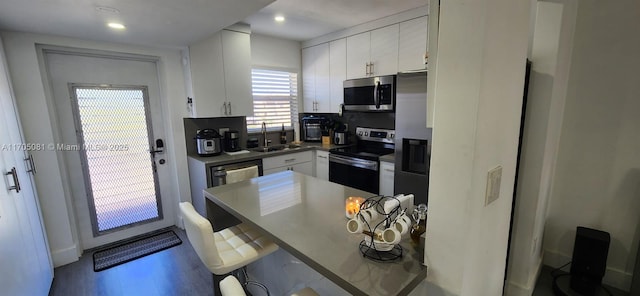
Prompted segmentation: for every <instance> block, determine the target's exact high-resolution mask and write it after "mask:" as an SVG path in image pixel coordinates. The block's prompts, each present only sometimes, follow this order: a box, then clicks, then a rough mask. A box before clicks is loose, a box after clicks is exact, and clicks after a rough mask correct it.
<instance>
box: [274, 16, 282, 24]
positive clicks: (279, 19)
mask: <svg viewBox="0 0 640 296" xmlns="http://www.w3.org/2000/svg"><path fill="white" fill-rule="evenodd" d="M273 19H274V20H276V22H279V23H281V22H284V16H281V15H276V17H274V18H273Z"/></svg>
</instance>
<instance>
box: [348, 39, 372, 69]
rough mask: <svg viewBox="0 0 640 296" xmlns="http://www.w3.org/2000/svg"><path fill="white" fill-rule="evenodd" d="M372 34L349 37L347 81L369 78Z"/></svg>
mask: <svg viewBox="0 0 640 296" xmlns="http://www.w3.org/2000/svg"><path fill="white" fill-rule="evenodd" d="M370 55H371V32H364V33H360V34H358V35H353V36H350V37H347V79H353V78H362V77H366V76H369V64H370V63H371V60H370V59H369V56H370Z"/></svg>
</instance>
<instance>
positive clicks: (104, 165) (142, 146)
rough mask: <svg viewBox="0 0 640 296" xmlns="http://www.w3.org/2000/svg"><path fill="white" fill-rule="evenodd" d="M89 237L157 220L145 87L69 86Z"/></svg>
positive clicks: (159, 211)
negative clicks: (83, 185) (90, 231)
mask: <svg viewBox="0 0 640 296" xmlns="http://www.w3.org/2000/svg"><path fill="white" fill-rule="evenodd" d="M70 93H71V105H72V108H73V110H72V112H73V116H74V119H75V128H76V134H77V137H78V143H79V144H80V146H77V147H73V146H70V147H64V146H61V149H65V148H70V149H69V150H77V151H79V152H80V158H81V163H82V170H83V174H84V182H85V186H86V190H87V199H88V202H89V211H90V214H91V216H90V218H91V226H92V227H93V234H94V235H102V234H104V233H107V232H112V231H117V230H118V229H122V228H126V227H132V226H135V225H138V224H144V223H148V222H152V221H157V220H161V219H162V207H161V199H160V190H159V189H158V188H159V185H158V178H157V174H156V173H157V170H156V165H155V149H156V148H155V146H154V145H155V144H154V143H152V142H153V130H152V128H151V126H150V122H149V119H150V118H151V116H150V114H149V95H148V91H147V88H146V86H113V85H82V84H71V85H70Z"/></svg>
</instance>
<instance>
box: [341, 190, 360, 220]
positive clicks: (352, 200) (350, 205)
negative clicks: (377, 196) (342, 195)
mask: <svg viewBox="0 0 640 296" xmlns="http://www.w3.org/2000/svg"><path fill="white" fill-rule="evenodd" d="M363 202H364V198H362V197H357V196H349V197H348V198H347V199H345V200H344V210H345V214H346V216H347V218H349V219H353V217H355V216H356V214H357V213H358V212H359V211H360V205H361V204H362V203H363Z"/></svg>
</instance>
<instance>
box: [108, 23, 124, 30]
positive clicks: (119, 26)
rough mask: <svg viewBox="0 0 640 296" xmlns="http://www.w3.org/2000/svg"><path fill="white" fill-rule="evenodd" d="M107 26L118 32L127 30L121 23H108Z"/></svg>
mask: <svg viewBox="0 0 640 296" xmlns="http://www.w3.org/2000/svg"><path fill="white" fill-rule="evenodd" d="M107 26H108V27H109V28H111V29H116V30H124V29H126V28H127V27H125V26H124V25H123V24H121V23H108V24H107Z"/></svg>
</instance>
